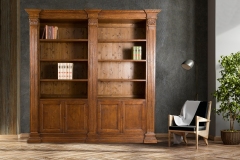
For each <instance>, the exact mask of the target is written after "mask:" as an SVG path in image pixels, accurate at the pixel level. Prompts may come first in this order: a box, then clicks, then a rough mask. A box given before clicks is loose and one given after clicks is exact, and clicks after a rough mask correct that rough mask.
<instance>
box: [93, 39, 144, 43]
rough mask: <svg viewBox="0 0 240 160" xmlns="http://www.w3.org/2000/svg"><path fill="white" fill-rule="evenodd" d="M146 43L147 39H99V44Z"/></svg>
mask: <svg viewBox="0 0 240 160" xmlns="http://www.w3.org/2000/svg"><path fill="white" fill-rule="evenodd" d="M128 42H146V39H99V40H98V43H128Z"/></svg>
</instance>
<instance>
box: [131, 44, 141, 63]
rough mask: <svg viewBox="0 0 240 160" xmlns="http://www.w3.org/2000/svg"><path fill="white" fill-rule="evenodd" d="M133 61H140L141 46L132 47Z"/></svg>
mask: <svg viewBox="0 0 240 160" xmlns="http://www.w3.org/2000/svg"><path fill="white" fill-rule="evenodd" d="M132 52H133V55H132V56H133V60H141V59H142V46H133V49H132Z"/></svg>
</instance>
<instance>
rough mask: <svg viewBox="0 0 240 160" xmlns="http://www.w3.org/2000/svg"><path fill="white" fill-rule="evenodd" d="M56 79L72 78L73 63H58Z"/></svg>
mask: <svg viewBox="0 0 240 160" xmlns="http://www.w3.org/2000/svg"><path fill="white" fill-rule="evenodd" d="M58 79H73V63H58Z"/></svg>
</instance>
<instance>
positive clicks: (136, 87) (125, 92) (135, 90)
mask: <svg viewBox="0 0 240 160" xmlns="http://www.w3.org/2000/svg"><path fill="white" fill-rule="evenodd" d="M98 97H120V98H121V97H122V98H124V97H133V98H145V82H98Z"/></svg>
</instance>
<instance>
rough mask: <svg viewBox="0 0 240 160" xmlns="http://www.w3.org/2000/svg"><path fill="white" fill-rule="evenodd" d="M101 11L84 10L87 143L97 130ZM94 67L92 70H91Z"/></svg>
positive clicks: (91, 140)
mask: <svg viewBox="0 0 240 160" xmlns="http://www.w3.org/2000/svg"><path fill="white" fill-rule="evenodd" d="M100 11H101V10H86V12H87V14H88V103H89V112H88V113H89V119H88V126H89V128H88V129H89V133H88V138H87V141H88V142H94V141H95V140H96V130H97V94H98V93H97V86H98V85H97V83H98V81H97V75H98V70H97V68H96V66H98V54H97V43H98V33H97V32H98V13H99V12H100ZM93 67H94V68H93Z"/></svg>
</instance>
